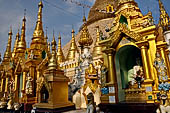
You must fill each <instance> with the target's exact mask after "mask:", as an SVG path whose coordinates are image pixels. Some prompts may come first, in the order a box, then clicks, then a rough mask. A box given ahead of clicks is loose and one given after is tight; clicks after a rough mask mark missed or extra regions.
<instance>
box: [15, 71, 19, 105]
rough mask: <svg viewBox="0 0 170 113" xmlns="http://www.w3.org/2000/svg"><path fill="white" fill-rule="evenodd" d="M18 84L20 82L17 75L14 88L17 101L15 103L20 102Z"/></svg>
mask: <svg viewBox="0 0 170 113" xmlns="http://www.w3.org/2000/svg"><path fill="white" fill-rule="evenodd" d="M18 82H19V80H18V74H16V73H15V88H14V91H15V98H14V100H15V102H18V101H19V92H18V90H19V88H18Z"/></svg>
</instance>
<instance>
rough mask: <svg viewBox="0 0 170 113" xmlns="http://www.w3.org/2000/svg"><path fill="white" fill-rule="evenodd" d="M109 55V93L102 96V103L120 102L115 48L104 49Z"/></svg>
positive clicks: (107, 84)
mask: <svg viewBox="0 0 170 113" xmlns="http://www.w3.org/2000/svg"><path fill="white" fill-rule="evenodd" d="M103 52H104V53H105V54H106V55H107V59H108V71H109V74H108V81H107V83H106V86H107V87H108V90H109V94H108V95H103V96H102V97H101V101H102V103H105V102H106V103H117V102H118V85H117V77H116V69H115V60H114V55H115V49H114V48H109V49H106V50H104V51H103Z"/></svg>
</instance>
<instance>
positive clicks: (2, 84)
mask: <svg viewBox="0 0 170 113" xmlns="http://www.w3.org/2000/svg"><path fill="white" fill-rule="evenodd" d="M3 86H4V78H2V79H1V92H3Z"/></svg>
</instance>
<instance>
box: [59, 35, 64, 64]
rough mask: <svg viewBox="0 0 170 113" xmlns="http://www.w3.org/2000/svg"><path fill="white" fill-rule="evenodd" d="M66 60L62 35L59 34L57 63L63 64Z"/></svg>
mask: <svg viewBox="0 0 170 113" xmlns="http://www.w3.org/2000/svg"><path fill="white" fill-rule="evenodd" d="M64 60H65V58H64V55H63V51H62V47H61V35H60V33H59V36H58V48H57V62H58V63H61V62H63V61H64Z"/></svg>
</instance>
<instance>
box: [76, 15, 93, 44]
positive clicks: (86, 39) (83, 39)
mask: <svg viewBox="0 0 170 113" xmlns="http://www.w3.org/2000/svg"><path fill="white" fill-rule="evenodd" d="M83 18H84V19H83V22H84V25H83V29H82V33H81V35H80V39H79V41H78V42H79V44H80V46H90V45H91V44H92V43H93V39H92V38H91V36H90V33H89V31H88V28H87V25H86V18H85V16H84V17H83Z"/></svg>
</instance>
